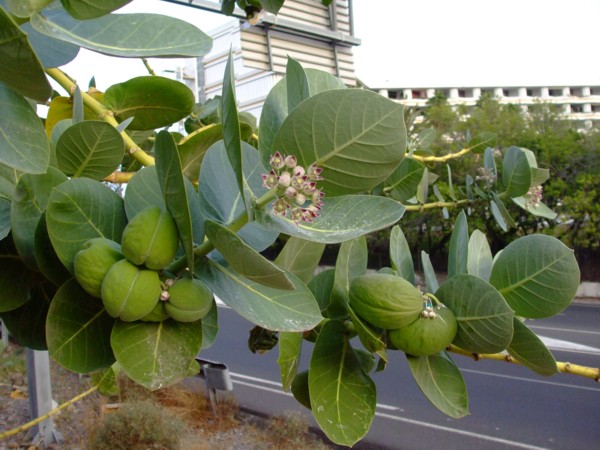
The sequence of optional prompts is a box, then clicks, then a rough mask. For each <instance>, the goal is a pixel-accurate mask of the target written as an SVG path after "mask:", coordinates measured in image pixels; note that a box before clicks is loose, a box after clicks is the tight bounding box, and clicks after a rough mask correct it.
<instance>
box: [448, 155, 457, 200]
mask: <svg viewBox="0 0 600 450" xmlns="http://www.w3.org/2000/svg"><path fill="white" fill-rule="evenodd" d="M446 169H447V172H448V195H450V198H451V199H452V200H454V201H455V202H456V201H457V200H458V198H457V197H456V193H455V192H454V185H453V184H452V169H451V168H450V164H446Z"/></svg>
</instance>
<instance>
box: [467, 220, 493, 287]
mask: <svg viewBox="0 0 600 450" xmlns="http://www.w3.org/2000/svg"><path fill="white" fill-rule="evenodd" d="M468 253H469V254H468V257H467V272H468V273H469V274H471V275H475V276H477V277H479V278H481V279H482V280H485V281H489V279H490V273H491V272H492V260H493V258H492V250H491V249H490V244H489V243H488V241H487V238H486V237H485V234H483V233H482V232H481V231H479V230H475V231H473V233H471V237H470V238H469V252H468Z"/></svg>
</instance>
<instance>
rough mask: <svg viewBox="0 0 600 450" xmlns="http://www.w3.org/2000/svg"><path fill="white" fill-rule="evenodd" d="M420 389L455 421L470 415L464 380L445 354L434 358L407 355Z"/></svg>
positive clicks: (433, 356) (432, 356) (442, 353)
mask: <svg viewBox="0 0 600 450" xmlns="http://www.w3.org/2000/svg"><path fill="white" fill-rule="evenodd" d="M406 358H407V359H408V366H409V367H410V372H411V373H412V376H413V378H414V379H415V381H416V382H417V385H418V386H419V389H421V391H422V392H423V394H425V397H427V400H429V401H430V402H431V403H432V404H433V406H435V407H436V408H437V409H439V410H440V411H442V412H443V413H444V414H447V415H449V416H450V417H453V418H455V419H460V418H461V417H464V416H466V415H468V414H469V396H468V394H467V387H466V385H465V380H464V379H463V377H462V374H461V373H460V370H458V367H456V364H454V361H452V359H451V358H450V356H449V355H448V354H447V353H446V352H441V353H439V354H437V355H431V356H410V355H406Z"/></svg>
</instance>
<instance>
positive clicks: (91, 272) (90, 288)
mask: <svg viewBox="0 0 600 450" xmlns="http://www.w3.org/2000/svg"><path fill="white" fill-rule="evenodd" d="M124 258H125V256H123V253H121V246H120V245H119V244H117V243H116V242H115V241H111V240H110V239H105V238H93V239H90V240H89V241H87V242H86V243H85V244H83V247H82V249H81V250H79V251H78V252H77V253H76V254H75V258H73V268H74V275H75V279H76V280H77V282H78V283H79V285H80V286H81V287H82V288H83V289H84V290H85V291H86V292H87V293H88V294H90V295H92V296H94V297H97V298H100V297H101V292H100V291H101V286H102V281H103V280H104V277H105V275H106V273H107V272H108V271H109V269H110V268H111V267H112V266H113V264H114V263H116V262H117V261H120V260H122V259H124Z"/></svg>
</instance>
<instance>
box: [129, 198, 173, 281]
mask: <svg viewBox="0 0 600 450" xmlns="http://www.w3.org/2000/svg"><path fill="white" fill-rule="evenodd" d="M178 246H179V237H178V234H177V226H176V225H175V221H174V220H173V218H172V217H171V215H170V214H169V213H168V212H166V211H162V210H161V209H160V208H159V207H158V206H148V207H147V208H145V209H143V210H142V211H140V212H139V213H137V214H136V215H135V216H134V217H133V219H131V221H129V223H128V224H127V226H126V227H125V230H123V238H122V239H121V247H122V249H123V254H124V255H125V257H126V258H127V259H128V260H129V261H131V262H132V263H133V264H135V265H138V266H141V265H145V266H146V267H147V268H148V269H152V270H160V269H162V268H163V267H165V266H166V265H167V264H169V263H170V262H171V261H172V260H173V258H175V254H176V253H177V247H178Z"/></svg>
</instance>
